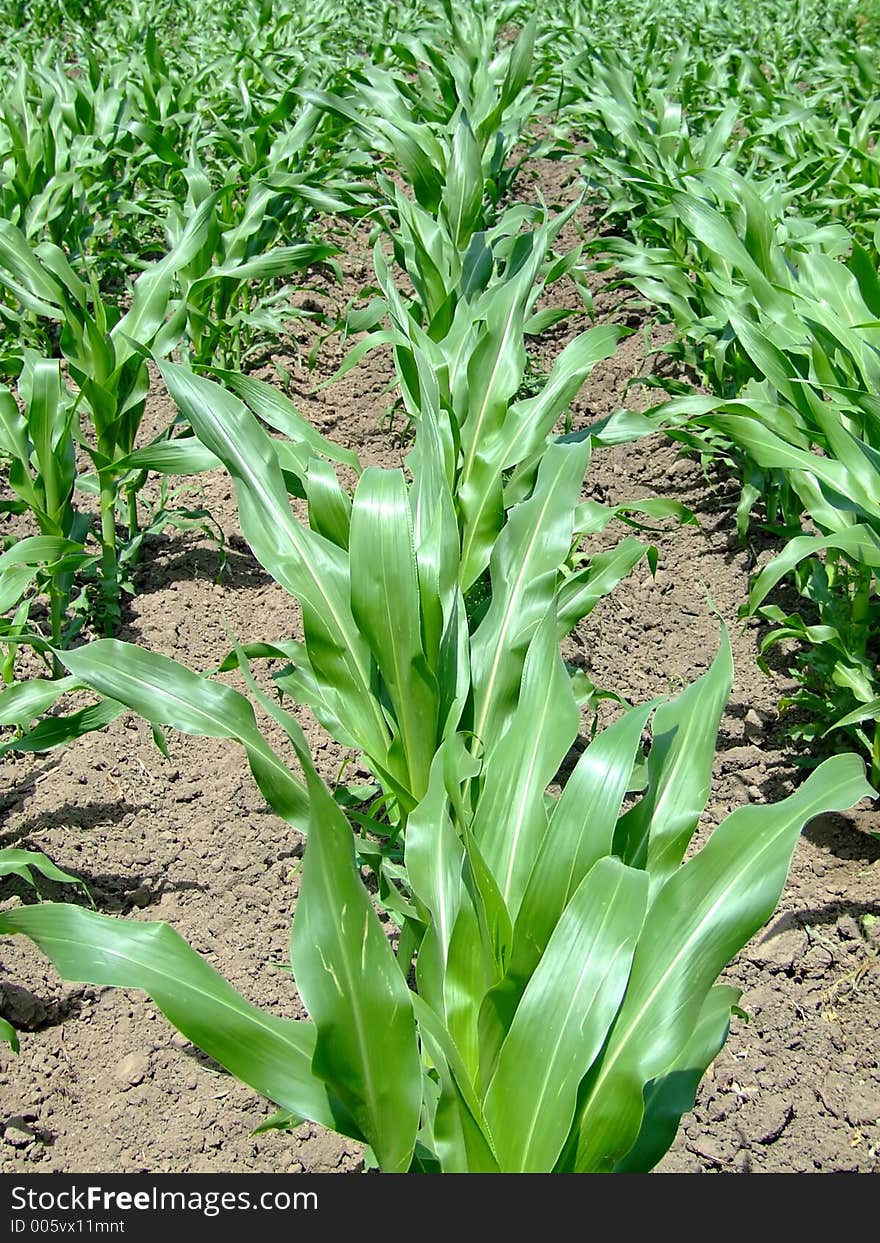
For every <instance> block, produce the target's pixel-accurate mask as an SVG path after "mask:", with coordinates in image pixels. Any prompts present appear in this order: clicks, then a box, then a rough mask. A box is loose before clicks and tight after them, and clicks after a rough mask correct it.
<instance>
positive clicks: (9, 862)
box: [0, 846, 86, 889]
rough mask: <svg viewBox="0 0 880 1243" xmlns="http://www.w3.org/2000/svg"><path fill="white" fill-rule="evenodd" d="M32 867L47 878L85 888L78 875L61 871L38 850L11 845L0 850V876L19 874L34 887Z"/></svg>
mask: <svg viewBox="0 0 880 1243" xmlns="http://www.w3.org/2000/svg"><path fill="white" fill-rule="evenodd" d="M33 868H35V869H36V870H37V871H38V872H40V873H41V874H42V875H43V876H45V877H46V878H47V879H48V880H54V881H58V883H59V884H62V885H82V887H83V888H84V889H86V885H85V882H84V881H81V880H80V878H79V877H78V876H71V874H70V873H69V872H62V870H61V868H60V867H58V866H57V865H56V864H54V863H53V862H52V860H51V859H49V858H48V857H47V856H46V855H44V854H42V853H41V852H40V851H39V850H19V849H17V848H15V847H13V846H6V847H4V848H3V849H2V850H0V876H20V877H21V878H22V880H26V881H27V883H28V884H29V885H32V886H33V887H34V888H36V884H35V882H34V878H33V875H32V871H31V869H33Z"/></svg>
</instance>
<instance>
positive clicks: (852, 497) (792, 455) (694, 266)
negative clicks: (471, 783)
mask: <svg viewBox="0 0 880 1243" xmlns="http://www.w3.org/2000/svg"><path fill="white" fill-rule="evenodd" d="M690 186H691V188H692V189H693V190H694V191H695V193H693V194H692V195H684V194H681V193H678V192H676V193H674V194H673V195H671V197H670V199H669V202H668V205H667V208H666V214H667V215H668V216H670V217H674V219H675V220H676V221H677V227H678V228H679V229H680V230H681V237H682V239H683V246H682V258H681V259H680V260H679V261H677V262H676V264H675V265H672V264H666V263H664V264H662V265H656V264H655V257H654V256H653V255H652V254H651V253H650V251H649V250H647V249H640V248H638V247H633V248H632V251H631V252H629V253H625V252H624V250H623V249H622V246H623V245H624V244H621V246H620V247H618V248H617V249H618V254H619V257H620V260H621V262H622V265H623V267H624V270H626V271H628V273H629V274H630V275H631V278H632V279H633V280H634V281H635V283H636V284H637V285H639V287H640V288H642V289H643V291H644V292H645V293H649V294H653V295H654V296H656V297H659V298H660V299H661V300H662V301H665V302H666V303H667V305H669V306H670V307H671V309H672V310H673V313H674V316H675V319H676V323H677V326H678V327H679V329H680V331H681V332H682V333H683V334H684V335H686V336H687V337H689V338H690V339H691V341H692V342H696V343H698V345H699V350H700V352H699V354H698V355H695V361H696V363H697V365H698V366H700V367H701V371H702V373H703V375H704V376H705V377H706V378H707V380H709V382H710V383H714V384H715V386H716V391H717V390H721V391H720V392H719V397H716V398H712V397H708V398H703V397H695V398H683V399H678V400H675V401H673V402H671V403H668V404H667V405H666V406H664V407H660V408H658V409H657V410H656V411H655V412H653V413H654V415H656V417H657V418H659V419H660V420H661V421H662V422H663V423H665V424H666V425H667V426H668V427H670V428H672V429H674V430H673V431H672V434H673V435H674V436H676V437H677V438H680V439H684V440H685V441H686V442H687V443H690V444H692V445H693V446H694V447H698V448H699V449H700V450H701V452H703V453H704V454H705V453H711V452H715V453H720V454H722V455H724V456H726V457H727V458H728V460H731V461H733V462H734V463H736V464H737V465H738V466H739V467H740V469H741V471H742V473H743V479H744V486H743V491H742V495H741V500H740V504H739V511H738V519H739V527H740V532H741V533H742V534H743V535H744V534H745V532H746V530H747V527H748V522H749V517H750V514H751V513H752V510H753V509H754V507H755V505H756V504H757V502H758V501H759V500H760V502H761V504H762V506H763V509H764V514H765V524H766V525H767V526H768V527H769V528H770V529H771V530H774V531H775V532H777V533H778V534H779V535H780V536H782V537H783V538H784V539H785V540H786V545H785V548H784V549H783V551H782V552H780V554H779V555H778V556H777V557H775V558H774V559H773V560H772V561H771V563H770V564H769V565H767V566H766V567H765V568H764V569H763V570H762V571H761V573H760V575H759V576H758V577H757V578H756V580H755V582H754V584H753V586H752V590H751V593H750V596H749V601H748V605H747V610H748V611H749V612H751V613H756V612H760V614H761V616H762V617H764V618H765V619H766V620H768V621H770V622H772V623H774V629H773V631H771V633H770V634H769V635H768V636H767V637H766V638H765V640H764V642H763V643H762V655H763V654H764V653H766V652H767V651H768V649H769V648H771V647H772V646H774V645H776V644H778V643H780V642H782V641H785V640H795V641H796V642H797V643H798V644H799V645H800V646H799V651H800V654H799V655H798V656H796V658H795V660H794V664H793V667H792V672H793V673H794V674H795V675H796V677H797V678H798V680H799V681H800V682H801V684H802V685H801V689H800V690H798V691H797V692H796V693H795V694H794V696H793V697H791V698H789V699H788V700H787V701H786V702H787V703H789V704H791V703H794V704H797V705H798V706H799V707H801V708H803V709H805V710H806V713H807V714H808V719H807V724H806V725H805V726H799V727H797V728H798V732H799V734H800V735H802V736H804V737H806V738H808V739H811V740H813V739H817V738H819V737H820V736H821V735H823V734H825V733H828V732H829V731H830V730H831V729H836V728H844V729H847V730H849V731H850V733H851V734H853V735H854V736H855V737H856V738H857V739H858V741H859V742H860V743H861V744H862V745H863V746H864V747H865V749H866V750H867V752H868V753H869V754H870V755H871V759H872V769H873V775H874V778H875V779H876V778H877V777H878V775H880V725H878V724H876V722H877V721H878V712H880V709H878V690H880V672H878V668H880V667H878V659H880V647H878V635H880V631H878V619H880V611H878V608H880V606H878V599H877V572H878V569H880V504H878V497H880V473H878V464H880V459H878V456H877V455H878V452H880V436H878V431H877V411H878V406H877V398H878V394H880V370H878V365H877V357H878V348H880V332H878V329H877V326H876V325H877V316H878V314H880V283H878V278H877V272H876V265H875V262H874V261H873V259H872V257H871V254H870V253H869V252H868V251H866V250H865V249H864V248H862V247H861V246H860V245H859V244H858V243H857V242H854V241H851V239H847V238H846V236H845V235H843V237H841V231H840V230H839V228H835V229H833V230H832V229H828V230H823V231H817V230H811V229H810V228H809V226H808V225H807V224H806V223H805V222H804V221H801V220H798V219H797V218H793V219H792V218H785V219H784V221H783V222H782V223H780V224H777V223H776V221H775V219H774V215H773V213H772V210H771V209H770V208H768V206H767V204H766V203H765V202H763V201H762V199H761V197H760V196H759V194H758V193H757V191H756V190H755V188H754V187H752V186H749V185H748V184H747V183H746V182H745V181H743V180H742V179H739V178H736V177H734V176H733V175H730V176H728V177H727V178H726V179H725V180H723V181H721V180H719V179H717V178H714V177H713V178H708V177H703V178H696V177H694V178H693V179H692V180H691V182H690ZM697 190H699V191H700V192H701V193H700V194H697V193H696V191H697ZM713 199H715V202H713V201H712V200H713ZM844 241H847V242H851V246H852V253H851V255H850V257H849V259H848V260H847V262H846V263H843V262H841V260H840V258H839V257H838V254H837V252H838V251H840V250H841V249H842V248H843V242H844ZM878 243H880V234H878V238H877V241H876V242H875V247H876V246H877V245H878ZM670 273H671V276H670V275H669V274H670ZM691 273H695V274H696V279H695V280H692V279H690V274H691ZM679 286H680V287H681V288H682V291H683V296H681V297H679V294H678V288H679ZM685 290H686V292H684V291H685ZM734 357H736V358H738V360H739V362H738V365H737V366H736V367H734V366H732V365H731V363H732V359H733V358H734ZM719 381H720V382H719ZM650 417H651V416H649V420H650ZM681 420H686V427H682V425H681ZM803 515H807V516H808V518H809V522H810V527H809V528H808V529H803V528H802V517H803ZM785 576H790V577H792V578H793V580H794V583H795V585H796V587H797V589H798V591H799V592H800V594H801V595H802V597H804V599H805V600H806V601H808V602H809V607H810V608H811V609H813V610H815V614H816V615H817V616H816V619H815V620H813V619H810V618H809V617H808V618H806V619H805V618H804V617H803V616H801V614H800V613H798V612H788V613H786V612H785V611H784V610H783V609H782V608H781V607H780V606H779V605H778V604H776V603H769V604H768V603H766V601H767V596H768V594H769V592H770V591H771V590H772V589H773V588H774V587H775V586H776V584H777V583H779V582H780V580H781V579H783V577H785ZM866 722H868V723H871V724H865V723H866Z"/></svg>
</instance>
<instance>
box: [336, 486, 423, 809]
mask: <svg viewBox="0 0 880 1243" xmlns="http://www.w3.org/2000/svg"><path fill="white" fill-rule="evenodd" d="M349 548H350V556H351V608H352V615H353V616H354V619H355V621H356V622H357V625H358V628H359V630H360V633H361V634H362V635H363V636H364V637H365V639H366V641H367V642H368V643H369V645H370V650H371V652H372V654H373V658H374V659H375V661H376V664H377V665H378V667H379V671H380V673H381V674H382V678H383V680H384V683H385V685H386V687H387V689H388V696H389V699H390V701H391V705H392V707H393V709H394V715H395V718H396V724H397V736H396V738H395V740H394V744H393V746H392V749H391V752H390V756H391V758H393V759H395V760H396V763H397V765H398V766H402V767H401V771H402V772H404V773H406V774H407V788H408V789H409V790H411V791H412V795H413V797H414V799H415V800H418V799H420V798H421V797H422V795H423V794H424V793H425V791H426V790H427V788H428V774H429V771H430V767H431V760H432V758H433V755H434V752H435V750H436V746H437V737H438V723H437V712H438V687H437V682H436V678H435V676H434V674H433V673H432V671H431V670H430V669H429V667H428V664H427V661H426V660H425V655H424V651H423V649H422V638H421V621H420V613H421V608H420V594H419V581H418V572H417V568H416V559H415V550H414V544H413V530H412V519H411V516H410V509H409V501H408V497H407V488H406V482H405V480H404V476H403V473H402V472H401V471H387V470H379V469H378V468H376V467H371V468H370V469H368V470H366V471H364V473H363V474H362V475H361V478H360V481H359V482H358V486H357V491H356V492H355V496H354V504H353V507H352V513H351V533H350V545H349Z"/></svg>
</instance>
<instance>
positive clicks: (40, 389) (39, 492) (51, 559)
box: [0, 351, 94, 681]
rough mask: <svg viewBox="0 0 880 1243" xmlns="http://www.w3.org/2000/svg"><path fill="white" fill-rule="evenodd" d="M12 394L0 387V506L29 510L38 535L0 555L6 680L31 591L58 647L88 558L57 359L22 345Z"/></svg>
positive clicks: (67, 402)
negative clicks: (41, 601)
mask: <svg viewBox="0 0 880 1243" xmlns="http://www.w3.org/2000/svg"><path fill="white" fill-rule="evenodd" d="M18 392H19V398H20V401H21V408H19V405H18V404H17V403H16V400H15V397H14V395H13V393H12V392H11V390H9V389H7V388H5V387H0V456H2V458H3V459H4V461H5V465H6V467H7V476H6V477H7V481H8V485H9V488H10V490H11V491H12V493H13V494H14V497H15V499H13V500H8V501H3V502H0V510H2V511H3V512H6V513H17V514H21V513H30V514H31V515H32V517H33V519H34V521H35V523H36V525H37V528H38V530H39V532H40V534H39V536H32V537H29V538H25V539H20V540H17V541H16V542H15V543H14V544H13V546H12V547H10V548H8V549H7V550H6V551H4V553H3V554H2V556H0V566H2V572H0V596H2V605H0V613H7V612H8V611H9V610H10V609H11V608H13V607H15V608H16V614H15V617H14V619H13V620H12V621H11V623H10V622H8V621H6V622H5V624H4V634H3V642H4V643H9V645H10V646H9V649H8V656H7V659H6V661H4V676H5V680H6V681H9V680H10V677H11V667H10V666H11V663H12V659H14V651H15V645H14V642H12V640H13V638H14V636H15V635H16V634H21V633H23V632H24V631H25V629H26V628H27V624H28V623H29V621H30V614H31V602H32V598H31V590H32V589H35V591H36V593H37V594H40V593H41V592H42V591H44V590H45V593H46V594H47V595H48V599H49V626H48V630H47V633H46V638H47V639H48V640H49V642H50V644H51V645H52V646H54V647H64V646H66V645H67V643H68V642H69V641H70V639H71V637H72V634H71V633H70V632H69V631H68V625H69V624H70V619H69V617H68V608H69V605H70V597H71V592H72V589H73V583H74V574H75V572H76V570H78V569H79V570H82V569H85V568H86V567H87V566H89V565H91V564H93V562H94V558H93V557H91V556H90V555H89V554H88V553H86V551H85V549H84V547H83V544H84V540H85V535H86V531H87V529H88V526H89V520H88V518H87V517H85V516H84V515H83V514H80V513H77V512H76V509H75V506H74V503H73V500H74V496H73V494H74V484H75V482H76V463H75V450H74V437H73V430H72V424H73V419H74V400H73V395H72V394H71V393H70V392H69V390H68V389H67V387H66V386H65V384H64V382H63V380H62V378H61V369H60V366H59V364H58V363H57V362H56V361H53V360H50V359H46V358H41V357H39V355H36V354H34V353H32V352H31V351H25V352H24V355H23V358H22V372H21V376H20V378H19V385H18Z"/></svg>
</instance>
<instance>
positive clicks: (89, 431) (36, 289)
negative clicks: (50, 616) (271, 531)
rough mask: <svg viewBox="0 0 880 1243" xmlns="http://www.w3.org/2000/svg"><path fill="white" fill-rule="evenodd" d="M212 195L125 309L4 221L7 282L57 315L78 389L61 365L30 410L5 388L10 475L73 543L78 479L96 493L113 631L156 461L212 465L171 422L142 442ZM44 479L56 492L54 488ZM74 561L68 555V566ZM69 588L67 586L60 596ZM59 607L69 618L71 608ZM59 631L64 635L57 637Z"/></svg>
mask: <svg viewBox="0 0 880 1243" xmlns="http://www.w3.org/2000/svg"><path fill="white" fill-rule="evenodd" d="M212 206H213V204H212V203H211V202H210V201H208V202H207V203H205V204H204V205H203V208H202V209H200V211H198V212H197V213H196V214H195V215H194V216H193V217H192V218H191V220H190V222H189V224H188V225H187V227H186V229H185V230H184V231H183V233H182V235H181V237H180V238H179V240H178V242H177V244H176V245H175V247H174V248H173V249H172V250H171V251H170V252H169V253H168V254H167V255H166V256H165V258H164V259H163V260H160V261H159V262H158V263H156V264H153V265H151V266H150V267H149V268H148V269H147V270H146V271H145V272H144V273H143V274H142V275H141V277H140V278H139V279H138V280H137V281H136V282H135V285H134V287H133V291H132V296H131V304H130V306H129V308H128V310H127V311H126V312H125V313H124V314H123V313H122V312H121V311H120V309H119V308H118V307H116V306H113V305H111V304H108V303H107V302H105V301H104V299H103V298H102V297H101V295H100V293H99V291H98V289H97V287H96V286H95V285H94V283H92V284H85V283H84V282H83V281H81V280H80V278H79V277H78V276H77V275H76V273H75V272H74V271H73V268H72V267H71V265H70V264H69V263H68V261H67V259H66V257H65V255H64V253H63V252H62V251H61V250H60V249H59V248H58V247H56V246H55V245H54V244H52V243H48V242H45V243H41V244H40V245H38V246H37V247H36V248H31V247H30V246H29V245H28V244H27V242H26V241H25V239H24V237H23V236H22V234H21V232H20V231H19V230H17V229H16V228H14V226H12V225H11V224H9V223H8V222H6V221H0V283H2V284H3V285H5V286H6V288H7V289H8V290H9V291H10V292H11V293H12V294H13V296H14V297H15V298H16V300H17V301H18V303H19V304H20V306H21V307H22V313H23V314H33V315H36V316H39V317H40V318H43V319H47V320H49V321H50V322H53V323H55V324H58V325H60V339H59V344H60V349H61V352H62V354H63V355H64V358H65V359H66V362H67V368H68V371H69V374H70V376H71V378H72V380H73V381H74V383H75V385H76V388H77V390H78V391H77V393H76V396H75V400H74V401H73V402H72V403H71V401H70V395H69V394H68V393H67V389H66V388H65V387H64V386H62V387H61V388H60V389H59V388H58V387H57V386H58V385H60V384H61V380H60V376H58V372H57V364H54V366H55V372H54V375H55V376H58V378H57V380H54V379H53V380H52V381H51V382H52V384H54V385H55V387H54V388H53V389H52V390H51V393H50V392H49V391H48V390H46V391H45V392H42V391H41V397H40V400H39V401H38V402H34V401H32V402H30V403H29V404H27V413H26V416H25V418H24V421H22V418H21V417H19V416H17V413H16V411H14V409H13V407H14V401H13V399H12V398H11V396H8V395H7V397H6V398H5V400H4V410H5V412H6V414H5V417H4V425H5V427H6V428H7V432H6V435H5V440H6V442H7V443H6V444H5V446H4V447H5V449H6V452H7V453H8V454H10V456H11V457H12V459H13V465H12V467H11V476H10V481H11V484H12V487H13V488H14V489H15V490H16V491H17V492H18V496H19V501H20V503H21V504H23V505H25V506H26V507H28V508H29V509H31V510H32V512H33V513H34V516H35V519H36V521H37V523H38V524H39V525H40V529H41V530H43V529H44V527H48V528H49V529H48V530H47V532H46V533H47V534H50V535H56V536H57V535H59V534H60V535H61V537H63V538H64V539H71V540H73V541H74V542H79V541H81V540H82V538H83V530H82V519H75V518H74V517H73V514H72V510H71V509H70V508H69V504H70V496H69V493H70V487H71V483H73V485H74V486H76V487H78V488H79V489H81V490H82V491H84V492H91V493H93V494H95V495H96V496H97V498H98V507H99V514H98V520H99V534H98V541H99V544H100V560H99V564H98V577H99V603H98V611H99V613H100V615H101V621H102V624H103V627H104V630H105V633H112V632H113V630H114V629H115V628H116V626H117V624H118V621H119V617H120V593H121V591H122V586H123V581H124V573H125V569H124V563H125V561H126V560H129V561H130V560H131V559H132V557H133V555H134V554H135V553H136V550H137V548H138V547H139V544H140V540H141V538H142V534H143V532H142V529H141V523H140V519H139V515H138V494H139V492H140V491H141V489H142V488H143V485H144V483H145V481H146V478H147V474H148V472H149V471H150V470H157V471H160V472H163V473H166V472H168V473H186V472H189V471H199V470H203V469H207V468H210V467H211V466H212V465H214V464H215V463H214V459H213V458H211V457H210V455H209V454H206V453H205V451H204V449H202V447H201V446H199V445H197V444H195V443H194V442H193V440H192V438H191V437H188V438H186V437H185V438H178V439H175V440H170V439H169V436H170V431H171V429H169V430H168V432H166V433H165V435H163V436H161V437H160V438H159V440H158V441H156V442H155V443H154V444H153V445H148V446H144V447H143V448H141V449H137V448H136V447H135V441H136V438H137V435H138V431H139V428H140V424H141V419H142V417H143V412H144V404H145V401H146V396H147V392H148V390H149V384H150V381H149V374H148V371H147V363H146V358H145V353H146V349H147V347H148V346H149V347H152V349H153V350H154V351H155V352H156V353H157V354H159V355H160V356H161V354H162V353H164V352H166V351H167V350H169V349H170V348H172V347H173V345H174V344H176V342H177V340H178V339H179V331H180V329H179V321H180V319H181V315H180V311H179V308H178V309H177V310H176V311H175V313H174V314H171V315H170V317H169V308H170V303H171V293H172V281H173V278H174V275H175V272H176V271H177V270H178V268H179V267H181V266H182V265H184V264H186V263H187V262H189V261H190V259H191V257H192V255H193V254H194V253H198V251H199V250H200V248H201V247H202V246H203V245H204V241H205V236H206V233H207V231H208V227H209V222H210V213H211V210H212ZM25 357H28V355H27V354H26V355H25ZM51 366H52V364H48V363H47V364H46V367H45V368H42V369H39V374H40V376H44V375H48V374H49V373H48V371H47V369H46V368H51ZM44 389H45V385H44ZM53 394H54V396H53ZM65 395H66V396H65ZM47 402H48V405H47ZM10 403H11V404H10ZM84 412H85V414H86V415H87V418H85V417H83V416H84ZM47 420H51V421H52V426H49V424H48V422H47ZM71 438H72V440H73V441H74V442H75V443H76V445H78V446H79V447H80V449H81V450H82V451H83V452H84V453H85V454H87V455H88V456H89V457H90V458H91V460H92V463H93V466H94V473H93V474H90V475H81V474H77V475H75V476H74V475H73V474H72V472H74V470H75V467H74V462H73V460H72V445H71V443H70V439H71ZM16 463H17V464H16ZM29 463H33V464H32V465H30V464H29ZM33 472H36V473H37V476H38V479H39V480H40V482H39V483H38V484H36V485H34V486H31V485H29V484H28V483H27V479H28V476H29V474H30V475H31V476H32V474H33ZM16 480H19V481H20V485H21V486H20V488H18V487H17V485H16ZM47 485H48V486H49V489H50V492H49V495H48V496H45V495H44V494H43V490H44V489H45V487H46V486H47ZM44 503H45V504H46V505H50V506H51V507H53V514H54V517H52V518H50V517H49V516H48V515H46V514H45V513H44V512H43V508H42V507H43V505H44ZM120 509H122V510H123V511H124V514H125V523H126V528H127V530H126V541H125V544H124V545H122V546H120V540H119V532H118V528H117V519H118V516H119V510H120ZM56 510H57V513H56V512H55V511H56ZM160 520H161V515H160ZM59 523H60V526H59V525H58V524H59ZM53 524H54V525H53ZM74 524H75V525H76V531H74V529H73V527H74ZM65 525H67V527H68V529H67V530H66V531H65V530H63V528H64V527H65ZM55 527H58V530H56V529H55ZM68 551H72V550H68ZM65 555H66V554H65ZM55 560H57V558H55V557H53V558H52V561H55ZM83 564H85V562H83ZM70 568H71V567H70V566H69V565H68V564H67V563H66V562H65V569H64V573H65V574H66V573H67V571H68V570H69V569H70ZM65 581H66V580H65ZM68 585H69V584H68ZM64 590H65V588H64V587H63V586H58V591H59V592H61V595H59V597H58V599H59V601H63V592H64ZM56 613H57V617H56V621H57V622H59V623H60V621H61V620H62V616H61V613H63V609H62V610H61V613H59V612H58V610H57V609H56ZM54 624H55V623H53V626H54ZM53 634H55V630H54V629H53ZM59 638H60V636H58V635H56V636H55V641H56V642H57V641H59Z"/></svg>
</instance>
